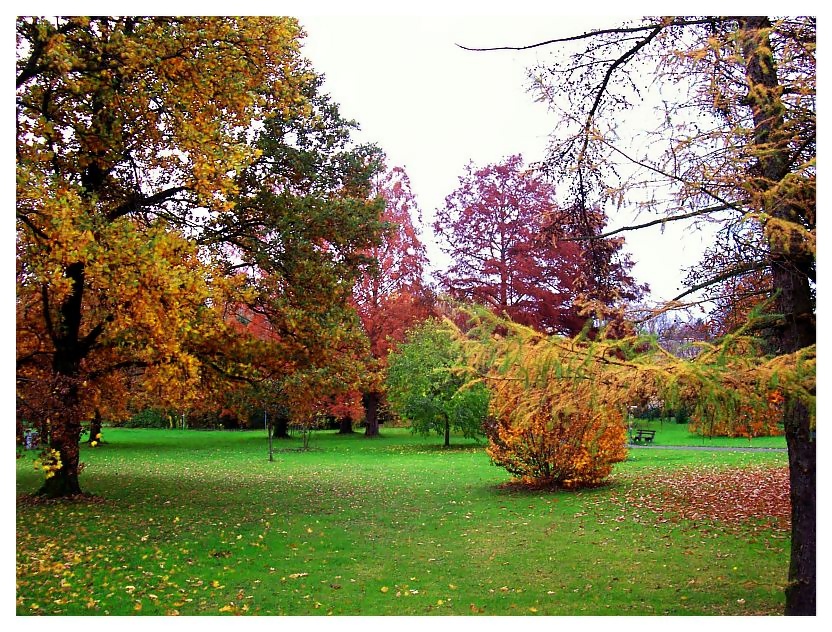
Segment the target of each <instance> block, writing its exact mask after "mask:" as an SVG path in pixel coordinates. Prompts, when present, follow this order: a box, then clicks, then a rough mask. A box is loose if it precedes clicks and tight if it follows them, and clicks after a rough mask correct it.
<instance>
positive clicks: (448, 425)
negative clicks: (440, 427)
mask: <svg viewBox="0 0 832 632" xmlns="http://www.w3.org/2000/svg"><path fill="white" fill-rule="evenodd" d="M450 445H451V422H450V421H449V420H448V419H447V417H446V418H445V447H446V448H447V447H450Z"/></svg>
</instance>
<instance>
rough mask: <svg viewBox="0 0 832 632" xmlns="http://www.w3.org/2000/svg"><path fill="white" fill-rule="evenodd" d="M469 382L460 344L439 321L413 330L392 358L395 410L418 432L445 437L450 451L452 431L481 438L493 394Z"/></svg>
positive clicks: (390, 384)
mask: <svg viewBox="0 0 832 632" xmlns="http://www.w3.org/2000/svg"><path fill="white" fill-rule="evenodd" d="M469 381H470V376H469V375H468V373H467V371H466V370H465V369H464V356H463V353H462V348H461V346H460V344H459V342H457V341H456V340H455V339H454V337H453V335H452V333H451V330H450V329H449V328H448V326H446V325H445V324H443V323H442V322H441V321H438V320H434V319H431V320H427V321H425V322H423V323H422V324H421V325H420V326H418V327H417V328H415V329H414V330H412V331H411V332H410V333H409V335H408V337H407V340H406V341H405V342H404V344H402V345H401V346H400V347H399V348H398V349H397V350H396V351H394V352H392V353H391V354H390V357H389V367H388V371H387V388H388V397H389V399H390V403H391V405H392V408H393V410H394V412H395V413H396V414H398V415H399V416H401V417H402V418H403V419H406V420H407V421H409V422H410V423H411V428H412V429H413V431H414V432H419V433H422V434H425V435H427V434H430V433H431V432H436V433H437V434H440V435H444V445H445V446H446V447H447V446H449V445H450V444H451V430H452V429H453V430H457V431H459V432H462V433H463V435H464V436H466V437H475V436H477V435H480V434H482V426H483V422H484V421H485V418H486V415H487V413H488V399H489V394H488V390H487V389H486V388H485V387H484V386H483V385H482V384H475V385H473V386H467V383H468V382H469Z"/></svg>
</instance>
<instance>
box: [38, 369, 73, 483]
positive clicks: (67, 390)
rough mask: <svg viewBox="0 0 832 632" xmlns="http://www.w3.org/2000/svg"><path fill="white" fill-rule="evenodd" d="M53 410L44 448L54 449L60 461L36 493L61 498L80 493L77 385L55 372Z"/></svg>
mask: <svg viewBox="0 0 832 632" xmlns="http://www.w3.org/2000/svg"><path fill="white" fill-rule="evenodd" d="M53 392H54V393H55V406H54V407H53V411H54V414H53V415H52V418H51V419H50V420H49V445H48V448H49V449H51V450H54V451H55V452H57V453H58V456H59V458H60V462H61V465H60V467H59V468H56V469H54V470H51V471H50V472H51V473H50V475H49V477H48V478H47V479H46V480H45V481H44V483H43V485H42V486H41V488H40V490H38V494H39V495H42V496H46V497H48V498H61V497H64V496H74V495H76V494H80V493H81V486H80V484H79V482H78V466H79V463H80V443H81V432H82V430H83V428H82V425H81V421H80V418H79V416H78V403H79V401H78V386H77V384H76V380H75V379H74V378H68V377H66V376H61V375H59V376H57V377H56V379H55V387H54V391H53Z"/></svg>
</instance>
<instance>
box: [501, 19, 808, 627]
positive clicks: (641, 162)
mask: <svg viewBox="0 0 832 632" xmlns="http://www.w3.org/2000/svg"><path fill="white" fill-rule="evenodd" d="M540 47H549V48H550V49H555V48H556V47H557V49H558V50H559V51H560V52H563V53H565V54H564V55H562V57H561V58H558V59H553V60H552V61H550V62H546V63H544V64H541V66H540V67H539V68H536V69H534V70H533V72H532V77H533V79H534V81H535V82H536V87H535V91H536V93H537V96H538V97H539V98H542V99H544V100H547V101H548V102H549V103H551V104H552V107H553V109H556V110H557V111H558V112H560V114H561V115H562V116H561V120H560V122H559V125H558V127H557V132H556V136H555V137H553V142H552V149H551V154H550V157H549V159H548V161H547V165H548V171H549V173H551V174H552V175H553V177H555V178H556V179H559V180H560V181H561V182H562V183H563V184H564V186H566V187H567V188H568V190H569V192H570V195H571V198H572V204H571V205H570V206H569V208H570V209H572V211H573V212H574V213H575V214H576V215H577V216H578V217H580V216H581V215H582V214H584V213H585V212H587V210H588V209H591V208H593V207H594V206H598V205H603V204H604V203H605V202H607V201H615V202H616V203H619V202H621V201H623V200H625V199H629V200H632V201H633V203H634V204H636V205H637V206H638V207H639V208H640V210H641V211H642V212H643V213H645V214H648V213H649V214H653V215H652V217H645V218H644V220H643V221H640V222H639V223H637V224H633V225H631V226H629V227H627V228H626V229H622V230H632V229H638V228H642V227H647V226H651V225H657V224H663V223H667V222H674V221H693V222H699V223H705V222H710V223H714V224H718V225H722V226H727V225H731V226H732V227H734V228H735V229H739V228H741V227H742V226H743V225H749V224H750V225H752V226H757V227H759V229H760V230H761V232H762V235H763V244H764V248H763V249H761V250H760V258H759V260H758V262H757V263H759V264H762V267H764V268H765V269H766V270H767V271H768V273H769V274H770V275H771V281H772V285H773V287H774V288H775V291H776V302H775V305H774V310H773V312H774V313H776V314H777V315H778V318H777V320H776V322H775V323H774V325H775V326H774V327H772V328H771V330H770V331H771V333H770V335H769V339H768V342H769V349H770V350H771V352H772V353H774V354H779V355H780V356H782V357H784V358H789V357H794V356H795V354H799V353H804V352H805V353H811V352H812V349H813V348H814V345H815V340H816V330H815V303H814V291H813V285H814V283H815V236H816V228H815V218H816V194H815V191H816V132H815V130H816V116H815V110H816V105H815V99H816V97H815V95H816V87H815V85H816V79H815V77H816V71H815V67H816V63H815V51H816V20H815V18H813V17H797V18H769V17H765V16H756V17H731V16H729V17H714V16H703V17H700V16H682V17H679V16H668V17H660V18H644V19H642V20H639V21H637V22H635V23H632V24H624V25H620V26H613V27H611V28H601V29H597V30H594V31H590V32H587V33H582V34H581V33H578V34H575V35H574V36H571V37H566V38H561V39H553V40H549V41H545V42H535V43H531V44H525V45H523V46H515V47H505V48H511V49H515V50H516V49H533V48H540ZM650 107H655V111H654V112H647V111H645V108H650ZM628 114H632V115H633V118H635V117H636V116H638V117H639V119H640V122H639V121H635V120H633V118H629V117H628ZM644 114H647V116H643V115H644ZM645 126H647V127H645ZM653 148H659V151H658V153H655V152H652V151H651V149H653ZM608 234H609V233H608ZM600 236H602V235H598V234H587V235H586V236H585V237H586V238H587V239H597V238H598V237H600ZM747 271H748V266H746V265H740V266H738V267H734V268H733V269H732V267H731V266H728V267H727V268H724V269H715V270H713V275H712V277H711V279H703V280H701V281H700V282H698V283H697V284H696V288H695V289H697V290H701V289H703V288H704V287H705V286H706V285H707V284H708V282H709V281H710V282H712V283H718V282H720V281H723V280H725V279H727V278H729V277H730V276H732V274H740V273H745V272H747ZM691 289H694V288H691ZM685 296H687V292H686V293H685ZM677 298H683V296H680V297H677ZM785 397H786V399H785V402H784V404H783V409H782V410H783V422H784V427H785V433H786V442H787V445H788V450H789V466H790V467H789V469H790V483H791V485H790V494H791V505H792V556H791V562H790V569H789V585H788V587H787V589H786V613H787V614H815V610H816V606H815V604H816V560H815V552H816V544H815V543H816V535H815V516H816V492H815V487H816V482H815V481H816V475H815V472H816V444H815V440H814V434H813V423H814V422H813V419H814V414H813V410H812V408H811V405H810V402H811V400H810V399H809V400H807V399H806V398H794V397H792V396H790V395H789V394H786V395H785Z"/></svg>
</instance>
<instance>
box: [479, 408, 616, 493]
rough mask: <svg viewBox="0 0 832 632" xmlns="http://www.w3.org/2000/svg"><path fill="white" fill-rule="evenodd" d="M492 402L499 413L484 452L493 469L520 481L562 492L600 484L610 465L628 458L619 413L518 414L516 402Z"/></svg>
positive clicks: (554, 411) (488, 429) (488, 427)
mask: <svg viewBox="0 0 832 632" xmlns="http://www.w3.org/2000/svg"><path fill="white" fill-rule="evenodd" d="M494 399H496V400H498V404H497V405H498V406H499V407H500V411H499V415H498V416H497V417H496V418H492V421H491V423H490V424H487V425H486V434H487V436H488V439H489V446H488V448H487V449H486V451H487V452H488V455H489V456H490V457H491V460H492V461H493V462H494V463H495V464H496V465H500V466H502V467H504V468H506V470H508V471H509V472H510V473H511V474H514V475H515V476H516V477H518V478H519V480H520V481H521V482H523V483H526V484H533V485H535V486H552V487H565V488H573V487H586V486H592V485H598V484H600V483H601V482H602V481H603V480H604V479H605V478H606V477H607V476H609V474H610V473H611V472H612V467H613V464H615V463H619V462H621V461H623V460H624V459H625V458H626V456H627V450H626V447H625V444H626V430H625V424H624V418H623V415H622V414H621V412H620V411H617V410H599V411H589V410H574V411H568V412H567V411H564V410H557V409H546V408H539V409H537V410H536V411H534V412H533V413H532V414H528V415H520V414H517V412H515V411H517V409H515V408H513V406H514V403H510V402H509V400H505V399H503V400H502V401H500V400H499V399H498V398H496V397H495V398H494ZM512 401H513V398H512ZM518 412H519V411H518Z"/></svg>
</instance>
